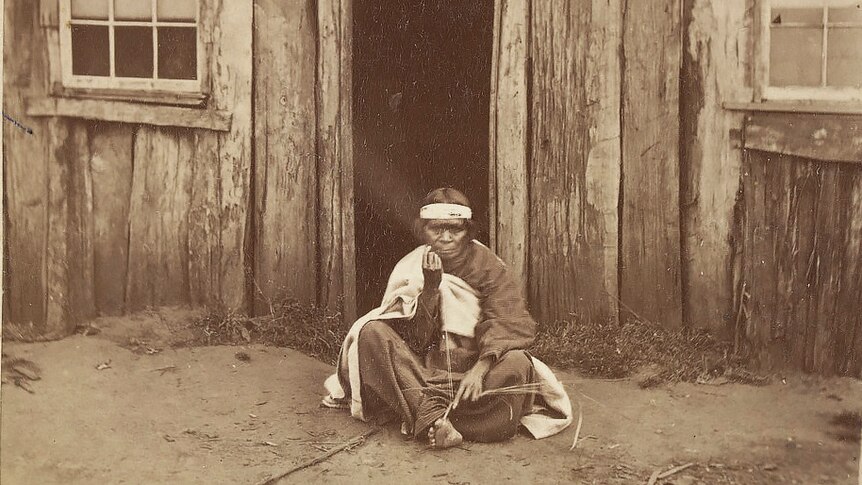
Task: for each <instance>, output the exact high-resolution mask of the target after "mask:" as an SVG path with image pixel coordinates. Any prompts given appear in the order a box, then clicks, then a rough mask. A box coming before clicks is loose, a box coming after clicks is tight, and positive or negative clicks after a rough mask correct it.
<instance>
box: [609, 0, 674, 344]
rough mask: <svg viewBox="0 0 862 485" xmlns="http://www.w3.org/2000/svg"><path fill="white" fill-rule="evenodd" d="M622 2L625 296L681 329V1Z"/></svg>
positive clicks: (633, 306)
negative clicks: (623, 3) (623, 5)
mask: <svg viewBox="0 0 862 485" xmlns="http://www.w3.org/2000/svg"><path fill="white" fill-rule="evenodd" d="M624 9H625V10H624V15H623V19H624V20H623V32H624V33H623V66H624V67H623V81H622V83H623V84H622V86H623V89H622V103H623V104H622V137H623V139H622V160H623V163H622V165H623V168H622V172H623V177H622V180H623V183H622V190H623V195H622V201H623V207H622V215H621V217H622V224H621V235H620V237H621V238H622V244H621V255H620V261H621V267H620V299H621V300H622V302H623V303H625V305H626V306H627V307H628V308H629V309H630V310H631V312H633V313H635V314H637V315H639V316H640V317H642V318H645V319H647V320H649V321H652V322H655V323H658V324H660V325H662V326H664V327H667V328H680V327H681V326H682V324H683V322H682V288H681V281H680V272H681V270H680V256H681V255H680V232H679V222H680V218H679V73H680V62H681V44H680V0H661V1H658V2H641V1H627V2H626V3H625V7H624Z"/></svg>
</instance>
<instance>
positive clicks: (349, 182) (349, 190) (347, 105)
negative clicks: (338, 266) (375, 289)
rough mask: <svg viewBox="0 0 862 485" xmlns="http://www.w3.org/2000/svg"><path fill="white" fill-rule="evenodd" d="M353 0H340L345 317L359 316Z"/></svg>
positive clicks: (343, 300) (342, 223)
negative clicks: (357, 298)
mask: <svg viewBox="0 0 862 485" xmlns="http://www.w3.org/2000/svg"><path fill="white" fill-rule="evenodd" d="M353 2H354V0H341V9H340V12H339V15H340V16H341V23H340V26H341V31H340V36H341V52H340V54H341V55H340V58H341V59H340V62H341V86H339V91H340V96H341V99H340V100H339V102H340V103H341V116H340V117H339V123H340V124H341V128H340V132H341V136H340V138H339V142H340V143H341V165H342V167H341V203H342V204H343V209H342V215H341V218H342V219H341V240H342V241H347V243H346V244H344V245H342V247H341V254H342V283H341V284H342V291H343V292H344V297H343V299H342V314H343V317H344V319H345V320H346V321H348V322H352V321H354V320H355V319H356V317H357V302H356V248H355V243H354V241H356V228H355V222H356V218H355V207H356V200H355V194H354V183H355V182H354V160H353V8H354V7H353V6H354V3H353Z"/></svg>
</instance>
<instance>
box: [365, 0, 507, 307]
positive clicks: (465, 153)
mask: <svg viewBox="0 0 862 485" xmlns="http://www.w3.org/2000/svg"><path fill="white" fill-rule="evenodd" d="M353 6H354V7H353V8H354V12H353V122H354V126H353V133H354V164H355V165H354V194H355V204H356V205H355V221H356V226H355V227H356V240H355V250H356V291H357V295H356V297H357V298H356V301H357V310H358V312H359V314H360V315H362V314H364V313H366V312H367V311H368V310H370V309H371V308H373V307H376V306H377V305H379V304H380V298H381V297H382V296H383V291H384V290H385V288H386V281H387V279H388V276H389V273H390V272H391V271H392V268H393V267H394V265H395V263H397V262H398V260H399V259H400V258H401V257H403V256H404V255H405V254H407V253H408V252H409V251H410V250H412V249H413V248H415V247H416V246H417V245H418V244H419V242H418V241H417V240H416V238H415V237H414V235H413V233H412V224H413V220H414V218H415V217H416V215H417V214H418V211H419V206H420V204H421V202H422V199H423V198H424V197H425V195H426V194H427V193H428V192H429V191H431V190H433V189H435V188H437V187H454V188H456V189H459V190H461V191H462V192H464V193H465V194H466V195H467V197H468V198H469V199H470V202H471V204H472V205H473V214H474V215H473V218H474V219H475V220H476V222H477V225H478V227H479V234H478V239H479V240H480V241H482V242H483V243H485V244H487V243H488V219H489V216H488V194H489V181H488V173H489V162H488V157H489V150H488V129H489V114H488V111H489V97H490V87H491V56H492V42H493V24H494V0H472V1H469V2H463V1H457V0H443V1H428V0H394V1H383V0H373V1H372V0H363V1H361V2H353Z"/></svg>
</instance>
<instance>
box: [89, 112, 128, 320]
mask: <svg viewBox="0 0 862 485" xmlns="http://www.w3.org/2000/svg"><path fill="white" fill-rule="evenodd" d="M133 139H134V131H133V129H132V127H130V126H128V125H121V124H107V123H100V124H97V125H95V126H92V127H91V129H90V140H91V141H90V147H91V149H92V153H91V159H90V169H91V171H92V179H93V224H94V234H93V246H94V259H95V268H94V284H95V289H94V293H95V300H96V310H97V311H98V313H99V314H102V315H119V314H121V313H122V312H123V309H124V308H123V307H124V302H125V286H126V265H127V263H128V257H129V255H128V250H129V203H130V199H131V195H132V194H131V192H132V145H133Z"/></svg>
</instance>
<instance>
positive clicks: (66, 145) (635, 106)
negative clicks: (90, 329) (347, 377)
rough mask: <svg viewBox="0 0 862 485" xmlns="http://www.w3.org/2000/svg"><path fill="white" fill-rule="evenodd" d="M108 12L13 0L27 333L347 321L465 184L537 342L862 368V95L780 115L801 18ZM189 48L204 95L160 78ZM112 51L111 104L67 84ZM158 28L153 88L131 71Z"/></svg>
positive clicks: (18, 294) (9, 228)
mask: <svg viewBox="0 0 862 485" xmlns="http://www.w3.org/2000/svg"><path fill="white" fill-rule="evenodd" d="M99 1H100V0H92V1H80V2H79V1H78V0H40V1H24V0H12V1H7V2H6V3H5V12H4V13H5V24H4V30H5V32H6V35H5V37H4V74H5V75H4V78H3V92H4V94H5V97H4V100H3V102H4V106H3V109H4V112H5V113H6V114H8V115H9V116H10V117H12V118H14V119H15V120H16V121H17V122H19V123H20V124H22V125H24V126H26V127H29V128H32V131H33V132H32V134H28V133H27V132H26V131H24V130H22V129H19V128H17V127H15V126H13V125H10V124H8V123H7V124H6V125H5V126H4V133H3V147H4V150H3V151H4V181H5V183H4V190H5V200H4V202H5V210H6V212H5V215H6V217H5V220H4V229H5V235H6V237H5V245H4V268H5V272H4V288H5V292H4V295H5V298H4V300H3V305H4V312H3V315H4V324H6V325H13V326H18V327H19V328H26V329H29V332H30V334H32V335H38V336H41V337H43V338H58V337H61V336H64V335H67V334H69V333H70V332H71V331H72V330H73V329H74V327H75V325H76V324H77V323H79V322H82V321H84V320H86V319H89V318H93V317H95V316H97V315H116V314H123V313H130V312H135V311H139V310H141V309H144V308H147V307H154V306H161V305H178V304H179V305H192V306H225V307H227V308H231V309H234V310H237V311H242V312H247V313H251V314H262V313H266V312H268V311H269V308H270V305H271V303H272V302H273V301H278V300H279V299H284V298H295V299H299V300H302V301H306V302H309V303H315V304H318V305H320V306H322V307H325V308H328V309H330V310H333V311H336V310H337V311H342V312H343V314H344V316H345V320H351V319H352V318H353V316H355V315H356V314H357V313H361V312H363V311H365V310H367V308H368V306H369V305H372V304H374V299H375V298H377V297H376V296H374V295H376V294H377V292H378V290H379V288H380V286H381V285H382V284H384V283H385V281H383V282H381V281H380V280H381V278H382V277H381V274H382V272H383V271H384V270H381V269H380V268H385V271H386V272H388V267H387V266H388V265H391V263H392V261H391V258H393V257H396V256H397V253H399V252H402V250H403V249H404V248H409V247H410V246H411V245H413V244H414V242H413V240H412V238H411V236H410V233H409V221H410V219H411V218H412V214H413V213H414V211H415V209H416V207H415V205H416V204H417V203H418V200H419V199H421V196H423V195H424V193H425V192H427V190H428V189H430V188H433V187H434V186H437V185H453V186H456V187H461V188H464V187H466V188H467V189H468V195H470V196H471V197H473V198H474V199H475V205H476V207H477V208H478V210H477V214H478V216H477V217H478V219H479V220H480V223H481V225H482V229H481V231H480V235H481V237H482V239H483V242H486V243H488V244H489V245H490V246H491V247H492V248H493V249H494V250H496V251H497V253H498V254H499V255H500V256H501V257H502V258H503V259H504V260H505V261H506V262H507V263H508V264H509V265H510V266H511V267H512V269H513V270H514V271H515V272H516V273H517V274H518V275H520V276H521V278H522V281H523V282H524V287H525V291H526V292H527V294H528V297H529V302H530V305H531V311H532V313H533V314H534V316H536V318H537V319H538V320H539V321H541V322H547V321H553V320H560V319H572V318H580V319H603V320H611V321H615V322H622V321H626V320H629V319H635V320H638V321H648V322H652V323H655V324H658V325H662V326H664V327H667V328H669V329H693V328H706V329H709V330H711V331H713V332H714V333H716V334H718V335H720V336H722V337H723V338H726V339H728V340H730V341H732V342H734V346H735V348H736V350H737V351H738V352H740V353H744V354H746V355H748V356H750V357H752V358H754V359H755V360H756V361H757V362H759V363H760V364H761V365H762V366H763V367H766V368H776V367H794V368H800V369H803V370H806V371H811V372H819V373H824V374H845V375H854V376H859V375H860V373H862V317H860V315H862V312H860V310H862V303H860V302H862V277H860V276H859V275H860V274H862V165H860V162H862V131H860V125H861V124H862V123H860V120H862V108H860V106H862V104H860V102H859V101H858V100H855V98H853V96H855V94H854V93H855V91H853V89H856V90H857V91H858V90H859V89H862V88H860V87H857V88H852V89H851V88H848V89H844V90H843V91H842V90H837V91H836V92H840V93H844V94H847V93H850V94H849V95H848V96H850V98H848V99H849V100H850V101H847V102H834V100H833V102H819V101H816V100H815V101H811V100H809V99H806V100H799V99H796V98H793V99H790V98H787V99H785V98H780V96H785V97H786V95H787V93H788V92H790V90H783V91H782V90H781V89H779V90H776V89H774V86H772V84H774V83H772V80H773V79H774V78H776V76H778V75H779V74H777V73H779V70H780V69H784V67H782V66H785V64H781V63H779V62H778V61H775V59H776V57H775V56H777V55H778V54H775V49H777V48H775V47H773V48H772V49H773V50H771V51H770V47H769V45H770V44H768V41H769V38H770V37H769V36H770V35H772V36H773V37H775V38H778V36H779V35H785V34H784V32H786V31H780V29H781V28H783V26H781V25H779V24H780V22H781V21H780V19H779V20H777V19H776V18H775V16H774V15H773V14H774V13H775V12H777V10H770V9H777V8H779V7H780V2H779V3H776V1H777V0H772V3H770V2H769V1H767V0H728V1H724V2H712V1H709V0H651V1H648V2H647V1H637V2H635V1H627V0H601V1H600V0H585V1H578V2H571V1H566V0H548V1H541V2H540V1H536V0H482V1H478V0H477V1H476V2H471V3H470V4H469V5H467V6H464V5H461V6H458V5H449V3H450V2H438V3H434V4H428V3H426V2H419V1H418V0H404V1H400V2H394V3H392V4H389V3H387V4H386V5H384V4H383V2H362V3H361V4H360V2H357V1H355V0H318V1H310V0H240V1H233V0H231V1H227V0H185V1H184V2H179V3H177V4H176V5H180V4H182V5H186V4H188V5H191V7H189V8H193V10H189V12H191V13H187V15H188V16H189V17H188V19H187V20H184V21H176V20H171V18H172V17H169V16H168V14H163V13H161V12H162V10H160V9H162V8H163V7H162V6H161V4H162V3H164V0H160V1H158V2H154V3H148V4H147V5H151V6H152V12H153V13H152V16H151V17H144V18H149V19H150V20H147V21H141V20H128V18H126V17H123V16H122V15H123V14H122V12H120V11H119V10H116V11H115V9H114V7H110V10H106V12H108V13H107V14H105V15H106V16H105V17H104V20H103V18H102V17H100V16H99V15H101V14H99V13H87V14H82V13H81V12H85V11H87V12H89V10H87V9H89V8H93V9H96V8H101V7H100V5H101V4H100V3H99ZM830 1H832V0H830ZM453 3H457V2H453ZM832 3H835V7H834V8H835V9H836V10H835V12H836V13H835V15H838V14H839V13H840V14H841V15H846V16H847V20H846V21H845V23H846V24H847V25H845V26H844V27H842V28H849V29H853V28H856V27H855V25H856V24H855V23H854V22H857V20H859V19H857V18H856V17H854V16H853V15H854V13H853V11H851V10H840V9H842V8H843V9H846V8H848V7H846V6H844V5H843V3H841V1H838V0H835V1H834V2H832ZM844 3H847V2H844ZM108 4H110V2H108V3H106V5H108ZM838 4H841V5H838ZM111 5H113V4H111ZM165 5H168V4H167V3H165ZM830 5H832V4H831V3H830ZM105 8H108V7H105ZM116 8H117V9H119V8H120V7H116ZM164 8H165V9H168V8H169V7H164ZM171 8H179V7H171ZM782 8H783V7H782ZM823 8H826V9H830V8H833V7H823ZM76 9H78V10H76ZM94 11H95V10H94ZM70 12H71V13H70ZM76 12H78V13H76ZM165 12H168V10H165ZM829 12H832V10H829ZM791 13H793V12H791ZM146 15H148V14H146ZM177 15H179V14H177ZM784 15H785V16H786V17H787V16H788V15H790V14H788V13H785V14H784ZM824 15H826V13H824ZM162 16H164V19H167V20H163V17H162ZM181 17H182V16H181V15H180V16H179V17H177V18H181ZM129 18H137V17H129ZM787 18H790V17H787ZM183 22H185V23H183ZM859 22H862V20H859ZM829 25H831V24H829V23H828V22H826V23H824V24H823V29H824V36H826V35H828V33H826V31H827V30H828V28H829ZM842 25H843V24H842ZM102 28H104V30H99V29H102ZM183 28H185V29H186V31H189V29H192V28H194V29H196V30H194V32H195V35H196V37H194V38H193V40H192V41H190V42H191V43H190V44H188V46H186V47H188V48H191V49H194V50H193V52H194V54H195V55H196V56H197V57H194V59H195V60H196V61H197V67H198V71H197V75H196V76H192V78H193V80H194V82H195V83H197V84H195V86H196V88H195V89H194V90H192V91H193V92H186V91H183V90H182V89H180V90H178V91H177V90H172V89H171V88H170V87H171V86H179V87H182V86H186V85H187V84H188V83H187V82H186V81H184V80H179V81H177V82H174V81H169V82H168V81H166V82H164V83H163V84H158V83H159V82H161V81H160V80H159V79H160V78H159V76H160V74H159V73H160V72H169V70H170V69H171V68H172V64H170V63H169V61H168V59H169V55H168V52H173V54H171V55H173V56H174V57H173V58H177V57H176V56H178V55H179V54H177V52H185V51H182V48H185V47H183V45H182V44H181V43H178V44H177V46H175V47H176V49H180V50H174V51H167V50H166V51H164V52H163V51H162V50H161V49H163V46H165V45H168V43H169V40H170V39H171V37H169V36H168V34H171V35H176V36H179V35H180V33H178V32H180V31H181V30H182V29H183ZM76 29H77V30H76ZM88 29H89V30H88ZM134 29H138V30H134ZM140 29H149V30H143V31H142V30H140ZM171 29H174V30H171ZM76 32H77V33H76ZM87 32H90V34H87V35H94V36H97V34H98V35H102V34H101V33H102V32H106V34H105V35H108V36H113V37H110V39H111V41H110V43H107V41H106V44H105V46H106V47H105V49H110V51H106V52H111V53H112V55H115V57H114V58H113V59H114V60H112V61H111V63H110V66H111V67H110V69H109V70H108V71H106V72H107V73H108V74H104V75H102V74H100V75H98V76H95V77H97V78H98V77H99V76H102V77H103V78H104V79H103V78H98V79H96V81H93V83H94V84H93V85H92V86H90V85H79V84H75V83H72V82H70V80H72V81H75V80H76V79H77V78H76V74H75V72H76V71H75V70H76V69H79V70H80V69H83V70H86V69H98V68H99V66H98V65H95V64H92V65H91V64H86V65H84V64H82V63H85V62H88V61H86V58H83V57H81V56H80V55H79V54H77V52H78V51H76V49H78V48H80V44H81V41H80V39H82V38H83V37H75V36H76V35H78V36H81V35H84V34H86V33H87ZM135 32H137V33H138V34H140V33H141V32H145V33H149V32H152V38H153V41H152V47H146V48H145V46H144V45H143V44H141V45H140V46H137V47H134V48H135V49H138V50H137V51H134V52H138V53H140V52H147V53H148V54H147V55H151V56H152V58H153V59H154V60H153V61H151V62H150V61H147V62H150V64H149V65H150V69H151V70H152V72H153V74H152V76H151V77H152V78H153V79H154V80H155V81H153V82H152V83H151V84H146V83H144V84H141V81H139V80H137V79H132V78H129V77H125V78H124V77H123V76H120V75H118V74H117V73H118V72H120V71H122V70H123V69H126V68H125V67H123V64H122V62H125V59H124V58H123V56H120V55H119V54H116V53H118V52H121V50H122V49H127V48H130V47H128V46H129V45H131V44H130V43H132V44H133V42H132V41H131V40H129V39H134V35H137V34H135ZM770 33H771V34H770ZM133 34H134V35H133ZM146 35H149V34H146ZM162 35H164V36H165V37H160V36H162ZM93 38H94V39H95V38H98V37H93ZM104 38H105V39H108V38H109V37H104ZM181 38H182V37H181V36H180V37H174V39H181ZM76 39H78V40H76ZM836 39H837V38H836ZM76 42H78V45H77V46H76ZM147 42H148V41H147ZM177 42H179V41H177ZM838 42H839V41H838V40H834V41H833V43H832V45H833V46H835V45H838V44H837V43H838ZM145 43H146V42H144V44H145ZM773 45H777V44H773ZM189 46H191V47H189ZM140 49H145V50H144V51H142V50H140ZM146 49H149V50H146ZM130 52H131V51H130ZM824 52H826V51H825V50H824ZM841 52H843V51H841ZM770 53H772V54H770ZM770 55H772V57H770ZM830 55H831V54H830ZM835 55H836V56H837V55H839V54H835ZM840 55H843V56H845V57H842V58H841V59H844V61H843V62H856V61H855V60H854V59H855V57H853V56H854V54H852V52H851V53H850V54H846V53H845V54H840ZM76 56H77V57H76ZM160 56H163V57H160ZM824 56H825V57H824V58H828V56H827V55H826V54H824ZM848 56H849V57H848ZM82 59H83V60H82ZM136 62H137V61H136ZM770 62H771V63H772V64H773V67H772V77H771V78H770V75H769V71H768V69H767V68H765V67H764V66H768V65H769V64H770ZM824 62H826V61H824ZM70 63H71V64H72V67H70ZM76 63H77V64H76ZM134 65H137V64H134ZM81 66H84V67H81ZM94 66H95V67H94ZM106 66H107V64H106ZM133 67H134V66H133ZM105 69H107V67H105ZM794 69H795V68H794ZM799 69H801V68H799ZM829 69H830V68H828V67H823V72H824V74H823V76H824V79H825V78H826V76H827V74H826V73H830V74H829V76H832V75H833V74H831V73H835V74H834V76H836V77H837V76H843V75H845V74H842V72H841V71H834V70H829ZM148 72H149V71H148ZM788 72H791V73H793V72H796V71H793V70H791V71H788ZM800 72H801V71H800ZM70 74H71V76H70ZM84 77H85V78H86V77H87V76H84ZM91 77H92V76H91ZM178 77H181V76H178ZM76 82H77V81H76ZM88 82H89V81H88ZM136 83H137V84H136ZM183 83H186V84H183ZM824 83H825V81H824ZM860 84H862V81H860ZM162 85H164V86H168V88H163V87H158V88H156V87H157V86H162ZM82 86H83V87H82ZM129 86H132V88H129ZM135 86H138V87H135ZM140 86H149V87H148V88H141V87H140ZM154 86H156V87H154ZM826 87H828V86H826ZM826 91H828V89H826ZM776 93H778V94H776ZM782 93H783V94H782ZM799 93H802V94H804V95H806V96H807V95H808V94H805V93H809V91H804V92H802V91H799V92H797V94H799ZM791 94H792V92H791ZM809 94H810V93H809ZM815 94H817V93H815ZM777 95H780V96H779V97H778V98H777V97H776V96H777ZM369 227H374V228H377V229H376V232H369V229H368V228H369ZM389 253H392V254H391V255H390V254H389ZM393 255H394V256H393Z"/></svg>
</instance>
